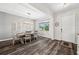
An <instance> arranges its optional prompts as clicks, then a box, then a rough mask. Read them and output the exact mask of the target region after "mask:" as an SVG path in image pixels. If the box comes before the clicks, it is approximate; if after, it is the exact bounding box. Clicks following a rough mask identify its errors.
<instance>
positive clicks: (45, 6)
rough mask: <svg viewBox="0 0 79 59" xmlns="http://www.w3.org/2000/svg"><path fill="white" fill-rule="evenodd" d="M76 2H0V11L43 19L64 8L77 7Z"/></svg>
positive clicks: (64, 9)
mask: <svg viewBox="0 0 79 59" xmlns="http://www.w3.org/2000/svg"><path fill="white" fill-rule="evenodd" d="M78 5H79V4H78V3H0V11H3V12H6V13H10V14H13V15H17V16H22V17H26V18H30V19H34V20H37V19H42V18H43V19H44V18H47V17H49V16H52V14H53V13H58V12H62V11H66V10H71V9H75V8H79V6H78Z"/></svg>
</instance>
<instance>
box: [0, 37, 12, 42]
mask: <svg viewBox="0 0 79 59" xmlns="http://www.w3.org/2000/svg"><path fill="white" fill-rule="evenodd" d="M7 40H12V38H7V39H1V40H0V42H1V41H7Z"/></svg>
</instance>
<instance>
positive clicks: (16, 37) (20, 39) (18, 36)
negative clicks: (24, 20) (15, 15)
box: [13, 34, 24, 45]
mask: <svg viewBox="0 0 79 59" xmlns="http://www.w3.org/2000/svg"><path fill="white" fill-rule="evenodd" d="M16 40H19V41H20V42H21V44H24V42H23V39H22V38H21V37H20V35H19V34H15V35H14V36H13V45H15V41H16Z"/></svg>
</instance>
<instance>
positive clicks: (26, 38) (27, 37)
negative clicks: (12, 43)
mask: <svg viewBox="0 0 79 59" xmlns="http://www.w3.org/2000/svg"><path fill="white" fill-rule="evenodd" d="M24 40H25V44H26V41H27V40H29V41H30V42H31V34H25V37H24Z"/></svg>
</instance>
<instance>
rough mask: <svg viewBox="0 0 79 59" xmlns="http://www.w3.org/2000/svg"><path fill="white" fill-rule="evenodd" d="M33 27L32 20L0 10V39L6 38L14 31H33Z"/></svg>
mask: <svg viewBox="0 0 79 59" xmlns="http://www.w3.org/2000/svg"><path fill="white" fill-rule="evenodd" d="M25 24H26V25H25ZM27 25H28V27H27ZM33 28H34V25H33V20H30V19H27V18H23V17H19V16H15V15H11V14H7V13H4V12H0V40H1V39H7V38H9V37H11V36H12V35H14V34H15V33H19V32H24V31H27V30H32V31H33V30H34V29H33Z"/></svg>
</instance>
